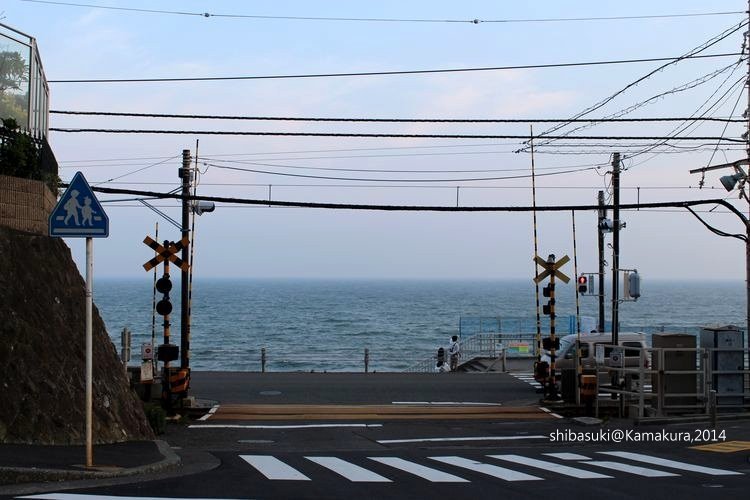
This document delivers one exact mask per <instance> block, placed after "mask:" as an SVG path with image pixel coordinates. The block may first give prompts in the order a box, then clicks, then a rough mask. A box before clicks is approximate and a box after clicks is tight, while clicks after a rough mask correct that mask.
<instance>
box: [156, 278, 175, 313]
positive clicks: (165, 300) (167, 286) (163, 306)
mask: <svg viewBox="0 0 750 500" xmlns="http://www.w3.org/2000/svg"><path fill="white" fill-rule="evenodd" d="M171 289H172V281H171V280H170V279H169V274H164V276H162V277H161V278H159V279H158V280H157V281H156V290H157V291H158V292H159V293H163V294H164V297H162V299H161V300H160V301H159V302H157V303H156V312H157V313H159V314H160V315H162V316H167V315H168V314H169V313H171V312H172V303H171V302H170V301H169V291H170V290H171Z"/></svg>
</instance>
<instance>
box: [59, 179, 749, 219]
mask: <svg viewBox="0 0 750 500" xmlns="http://www.w3.org/2000/svg"><path fill="white" fill-rule="evenodd" d="M61 186H62V187H69V184H67V183H62V184H61ZM91 189H92V190H93V191H97V192H100V193H111V194H129V195H134V196H144V197H153V198H162V199H167V198H171V199H178V200H181V199H183V198H185V199H187V200H191V201H193V200H196V201H213V202H219V203H235V204H242V205H267V206H281V207H297V208H324V209H332V210H379V211H407V212H530V211H531V210H532V207H524V206H449V205H374V204H351V203H322V202H302V201H278V200H258V199H249V198H232V197H226V196H204V195H201V196H192V195H188V196H183V195H181V194H173V193H159V192H155V191H138V190H134V189H121V188H107V187H101V186H96V187H92V188H91ZM707 204H710V205H717V204H718V205H722V206H724V207H725V208H727V209H728V210H729V211H730V212H732V213H733V214H735V215H737V216H738V217H740V218H741V219H742V220H743V221H747V218H746V217H745V215H744V214H743V213H742V212H740V211H739V210H737V208H735V207H734V206H733V205H732V204H731V203H729V202H727V201H726V200H722V199H709V200H685V201H666V202H653V203H638V204H632V203H624V204H621V205H620V208H621V209H623V210H627V209H640V210H644V209H649V208H687V207H693V206H696V205H707ZM600 208H601V207H600V206H599V205H568V206H566V205H551V206H542V207H539V206H538V207H536V210H538V211H543V212H560V211H570V210H581V211H590V210H599V209H600ZM604 208H607V209H611V208H612V206H611V205H605V207H604Z"/></svg>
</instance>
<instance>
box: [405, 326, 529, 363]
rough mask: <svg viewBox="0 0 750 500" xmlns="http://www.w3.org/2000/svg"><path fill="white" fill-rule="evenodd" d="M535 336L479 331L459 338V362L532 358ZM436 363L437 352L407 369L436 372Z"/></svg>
mask: <svg viewBox="0 0 750 500" xmlns="http://www.w3.org/2000/svg"><path fill="white" fill-rule="evenodd" d="M535 338H536V337H535V335H534V334H533V333H511V332H503V333H500V332H495V333H477V334H476V335H472V336H471V337H467V338H464V339H461V340H459V342H458V345H459V363H462V362H466V361H470V360H472V359H475V358H490V359H499V358H500V357H501V356H503V355H505V356H506V357H509V358H514V357H515V358H531V357H534V356H536V344H535V342H534V340H535ZM446 351H447V349H446ZM436 364H437V354H433V355H431V356H429V357H427V358H424V359H420V360H418V361H416V362H415V363H414V364H413V365H412V366H410V367H409V368H408V369H406V371H407V372H411V373H425V372H434V371H435V367H436Z"/></svg>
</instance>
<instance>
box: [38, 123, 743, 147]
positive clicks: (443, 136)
mask: <svg viewBox="0 0 750 500" xmlns="http://www.w3.org/2000/svg"><path fill="white" fill-rule="evenodd" d="M50 131H52V132H65V133H97V134H162V135H244V136H279V137H368V138H397V139H417V138H419V139H523V140H528V138H529V136H528V135H482V134H386V133H381V134H378V133H373V134H366V133H354V132H272V131H247V132H246V131H239V130H159V129H107V128H58V127H50ZM544 138H545V139H563V138H564V139H566V140H597V141H601V140H610V141H631V140H649V141H654V140H672V141H726V142H734V143H744V142H745V141H744V140H742V139H739V138H738V139H733V138H730V137H659V136H601V135H579V136H568V135H560V136H554V135H546V136H544Z"/></svg>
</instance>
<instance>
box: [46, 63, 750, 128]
mask: <svg viewBox="0 0 750 500" xmlns="http://www.w3.org/2000/svg"><path fill="white" fill-rule="evenodd" d="M734 65H736V63H733V64H732V65H730V66H728V68H731V67H732V66H734ZM50 113H51V114H58V115H79V116H123V117H130V118H179V119H191V120H196V119H197V120H246V121H298V122H361V123H523V124H526V123H559V122H568V123H576V122H578V123H589V122H602V123H612V122H614V123H621V122H635V123H639V122H678V121H679V122H681V121H685V120H704V121H716V122H726V121H730V122H742V121H743V120H740V119H737V118H728V119H725V118H705V119H700V118H691V117H679V118H677V117H665V118H661V117H644V118H584V119H578V120H571V119H570V118H333V117H331V118H329V117H301V116H237V115H186V114H174V113H135V112H117V111H71V110H50Z"/></svg>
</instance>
